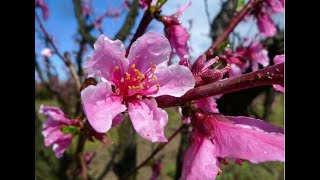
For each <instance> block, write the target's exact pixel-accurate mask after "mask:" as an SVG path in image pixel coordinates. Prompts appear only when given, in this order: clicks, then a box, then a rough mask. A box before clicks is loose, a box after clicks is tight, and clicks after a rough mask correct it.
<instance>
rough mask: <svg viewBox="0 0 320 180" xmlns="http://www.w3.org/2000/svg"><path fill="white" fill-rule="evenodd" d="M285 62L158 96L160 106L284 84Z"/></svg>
mask: <svg viewBox="0 0 320 180" xmlns="http://www.w3.org/2000/svg"><path fill="white" fill-rule="evenodd" d="M283 81H284V63H281V64H276V65H274V66H270V67H267V68H263V69H261V70H258V71H255V72H251V73H248V74H244V75H242V76H238V77H234V78H228V79H223V80H220V81H217V82H214V83H211V84H207V85H204V86H200V87H197V88H194V89H191V90H189V91H188V92H187V93H186V94H185V95H184V96H182V97H180V98H177V97H172V96H160V97H158V98H157V102H158V106H159V107H162V108H164V107H172V106H180V105H182V104H184V103H186V102H189V101H192V100H197V99H201V98H204V97H209V96H215V95H219V94H226V93H230V92H234V91H239V90H242V89H247V88H252V87H256V86H263V85H272V84H279V85H282V86H283V84H284V82H283Z"/></svg>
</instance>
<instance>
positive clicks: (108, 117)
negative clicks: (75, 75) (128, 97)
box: [81, 82, 126, 133]
mask: <svg viewBox="0 0 320 180" xmlns="http://www.w3.org/2000/svg"><path fill="white" fill-rule="evenodd" d="M81 99H82V104H83V109H84V112H85V114H86V116H87V118H88V121H89V123H90V124H91V126H92V127H93V129H94V130H96V131H97V132H99V133H105V132H107V131H108V130H109V129H110V128H111V125H112V120H113V118H114V117H116V116H117V115H118V114H119V113H121V112H123V111H125V110H126V106H125V105H123V104H122V102H121V101H122V100H121V97H119V96H116V95H115V94H113V92H112V90H111V85H110V83H108V82H100V83H98V84H97V85H96V86H92V85H90V86H88V87H87V88H86V89H84V90H83V91H82V92H81Z"/></svg>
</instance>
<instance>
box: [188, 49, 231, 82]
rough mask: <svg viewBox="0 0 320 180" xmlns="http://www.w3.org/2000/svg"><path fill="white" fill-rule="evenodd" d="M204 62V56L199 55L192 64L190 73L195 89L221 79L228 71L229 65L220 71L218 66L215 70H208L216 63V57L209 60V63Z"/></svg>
mask: <svg viewBox="0 0 320 180" xmlns="http://www.w3.org/2000/svg"><path fill="white" fill-rule="evenodd" d="M206 60H207V59H206V56H205V55H201V56H200V57H199V58H198V59H197V60H196V61H195V63H194V64H193V67H192V70H191V71H192V74H193V76H194V77H195V81H196V87H197V86H202V85H204V84H208V83H213V82H216V81H218V80H220V79H222V77H223V75H224V74H225V73H227V72H228V71H229V69H230V66H229V65H227V66H226V67H224V68H222V69H218V66H216V67H215V68H210V67H211V66H212V65H213V64H214V63H217V62H218V60H219V57H218V56H216V57H215V58H212V59H210V60H209V61H206Z"/></svg>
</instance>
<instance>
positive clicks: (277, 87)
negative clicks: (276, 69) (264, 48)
mask: <svg viewBox="0 0 320 180" xmlns="http://www.w3.org/2000/svg"><path fill="white" fill-rule="evenodd" d="M284 60H285V57H284V54H281V55H276V56H275V57H274V58H273V62H274V64H280V63H283V62H284ZM273 88H274V89H275V90H276V91H280V92H284V87H283V86H281V85H276V84H275V85H273Z"/></svg>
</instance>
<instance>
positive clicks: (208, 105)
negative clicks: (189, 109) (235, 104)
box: [194, 97, 219, 113]
mask: <svg viewBox="0 0 320 180" xmlns="http://www.w3.org/2000/svg"><path fill="white" fill-rule="evenodd" d="M194 105H195V106H196V107H197V108H199V109H202V110H204V111H206V112H207V113H219V110H218V108H217V103H216V100H215V99H214V98H213V97H207V98H202V99H199V100H196V101H195V103H194Z"/></svg>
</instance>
